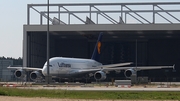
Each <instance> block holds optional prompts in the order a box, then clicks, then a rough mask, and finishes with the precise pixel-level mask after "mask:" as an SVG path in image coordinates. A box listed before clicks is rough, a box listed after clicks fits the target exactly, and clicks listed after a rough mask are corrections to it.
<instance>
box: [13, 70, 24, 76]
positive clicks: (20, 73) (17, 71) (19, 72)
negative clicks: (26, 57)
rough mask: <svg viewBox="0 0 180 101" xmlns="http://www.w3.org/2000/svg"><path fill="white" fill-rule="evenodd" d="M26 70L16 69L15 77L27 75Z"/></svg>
mask: <svg viewBox="0 0 180 101" xmlns="http://www.w3.org/2000/svg"><path fill="white" fill-rule="evenodd" d="M25 74H26V72H25V71H24V70H22V69H19V70H16V71H15V72H14V75H15V77H17V78H23V77H24V76H25Z"/></svg>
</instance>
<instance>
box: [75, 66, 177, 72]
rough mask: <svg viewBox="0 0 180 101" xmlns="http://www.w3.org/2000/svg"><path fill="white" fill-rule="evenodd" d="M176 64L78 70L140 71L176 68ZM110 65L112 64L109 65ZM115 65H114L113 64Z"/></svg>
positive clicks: (83, 70)
mask: <svg viewBox="0 0 180 101" xmlns="http://www.w3.org/2000/svg"><path fill="white" fill-rule="evenodd" d="M174 66H175V65H173V66H139V67H115V68H107V67H106V68H97V69H81V70H78V72H80V73H87V72H96V71H100V70H102V71H113V70H127V69H134V70H136V69H137V71H140V70H151V69H162V68H173V69H174ZM109 67H110V66H109ZM113 67H114V66H113Z"/></svg>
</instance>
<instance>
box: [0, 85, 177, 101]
mask: <svg viewBox="0 0 180 101" xmlns="http://www.w3.org/2000/svg"><path fill="white" fill-rule="evenodd" d="M0 96H22V97H48V98H69V99H97V100H103V99H111V100H112V99H113V100H118V99H126V100H180V92H169V91H166V92H163V91H158V92H157V91H156V92H150V91H69V90H45V89H40V90H33V89H17V88H5V87H0Z"/></svg>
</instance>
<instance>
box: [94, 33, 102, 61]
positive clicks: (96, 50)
mask: <svg viewBox="0 0 180 101" xmlns="http://www.w3.org/2000/svg"><path fill="white" fill-rule="evenodd" d="M102 35H103V33H102V32H101V33H100V34H99V37H98V40H97V42H96V45H95V48H94V51H93V54H92V57H91V59H93V60H96V61H99V57H100V54H101V45H102V44H101V40H102Z"/></svg>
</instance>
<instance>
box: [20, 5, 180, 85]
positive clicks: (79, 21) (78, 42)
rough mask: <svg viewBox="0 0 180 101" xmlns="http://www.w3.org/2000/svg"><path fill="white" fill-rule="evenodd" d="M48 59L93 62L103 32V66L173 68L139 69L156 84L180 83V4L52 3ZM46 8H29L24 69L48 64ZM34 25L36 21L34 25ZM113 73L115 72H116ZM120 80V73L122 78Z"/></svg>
mask: <svg viewBox="0 0 180 101" xmlns="http://www.w3.org/2000/svg"><path fill="white" fill-rule="evenodd" d="M49 6H50V11H49V14H50V17H49V21H50V22H52V24H51V25H50V26H49V27H50V57H76V58H90V57H91V54H92V51H93V49H94V45H95V42H96V39H97V37H98V34H99V33H100V32H103V33H104V35H103V44H102V50H101V53H102V54H101V58H100V62H101V63H103V64H111V63H119V62H134V64H133V65H132V66H136V65H137V66H152V65H153V66H157V65H173V64H175V65H176V66H175V68H176V70H150V71H141V72H140V73H138V74H139V76H148V77H150V78H151V79H152V80H154V81H158V80H160V81H166V80H167V78H168V80H170V81H180V78H178V77H179V74H178V72H180V69H179V66H180V62H179V60H180V53H179V52H180V34H179V33H180V19H179V15H180V9H179V6H180V2H165V3H162V2H160V3H90V4H86V3H84V4H82V3H79V4H78V3H77V4H50V5H49ZM46 8H47V4H28V5H27V24H25V25H24V27H23V28H24V32H23V33H24V34H23V66H28V67H42V66H43V65H44V63H45V62H46V46H47V45H46V35H47V11H46ZM34 22H35V23H34ZM112 75H113V74H112ZM118 76H121V75H118Z"/></svg>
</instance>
